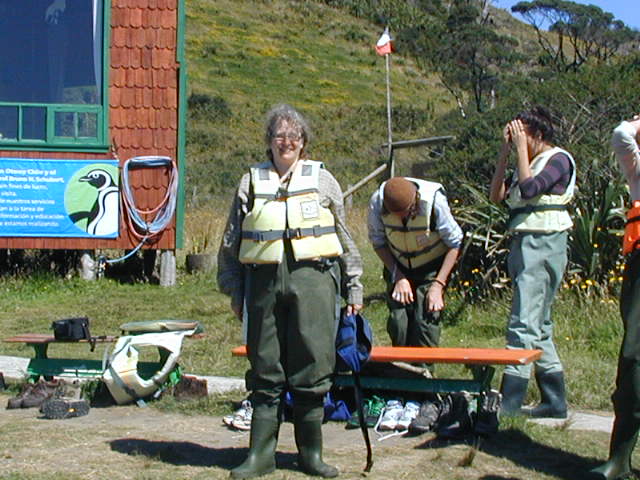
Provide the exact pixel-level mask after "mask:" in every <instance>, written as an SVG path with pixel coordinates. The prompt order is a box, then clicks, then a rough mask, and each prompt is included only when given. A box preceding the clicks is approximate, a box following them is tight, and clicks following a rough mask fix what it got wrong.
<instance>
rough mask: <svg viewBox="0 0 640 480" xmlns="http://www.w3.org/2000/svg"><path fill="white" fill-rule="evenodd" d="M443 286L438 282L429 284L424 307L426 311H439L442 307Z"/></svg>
mask: <svg viewBox="0 0 640 480" xmlns="http://www.w3.org/2000/svg"><path fill="white" fill-rule="evenodd" d="M443 290H444V287H443V286H442V285H440V284H439V283H438V282H433V283H432V284H431V285H429V290H428V291H427V301H426V302H425V307H426V309H427V311H428V312H439V311H440V310H442V309H443V308H444V292H443Z"/></svg>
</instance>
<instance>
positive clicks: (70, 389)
mask: <svg viewBox="0 0 640 480" xmlns="http://www.w3.org/2000/svg"><path fill="white" fill-rule="evenodd" d="M81 396H82V388H81V386H80V384H79V383H78V382H77V381H76V382H72V383H70V382H65V381H64V380H49V381H42V380H41V381H39V382H36V383H27V384H25V385H24V386H23V388H22V390H21V391H20V393H19V394H18V395H17V396H15V397H13V398H10V399H9V401H8V402H7V408H8V409H13V408H35V407H39V408H40V413H42V414H43V415H44V417H45V418H50V419H63V418H72V417H81V416H83V415H86V414H88V413H89V402H87V401H86V400H83V399H82V398H81Z"/></svg>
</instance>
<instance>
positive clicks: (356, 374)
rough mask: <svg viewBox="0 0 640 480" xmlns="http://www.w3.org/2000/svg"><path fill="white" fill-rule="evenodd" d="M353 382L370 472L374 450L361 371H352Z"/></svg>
mask: <svg viewBox="0 0 640 480" xmlns="http://www.w3.org/2000/svg"><path fill="white" fill-rule="evenodd" d="M351 375H353V382H354V384H355V388H354V389H353V392H354V394H355V396H356V406H357V407H358V420H359V421H360V430H362V437H363V438H364V443H365V445H366V446H367V465H366V466H365V467H364V471H365V472H370V471H371V468H372V467H373V451H372V450H371V440H370V439H369V429H368V428H367V421H366V419H365V418H364V407H363V406H362V401H363V399H362V385H361V384H360V372H355V371H352V372H351Z"/></svg>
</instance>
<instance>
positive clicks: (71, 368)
mask: <svg viewBox="0 0 640 480" xmlns="http://www.w3.org/2000/svg"><path fill="white" fill-rule="evenodd" d="M117 339H118V337H116V336H111V335H102V336H98V337H92V342H94V343H95V344H104V343H113V342H115V341H116V340H117ZM4 341H5V342H8V343H24V344H26V345H28V346H31V347H33V349H34V356H33V358H31V359H30V361H29V365H28V366H27V374H28V376H29V380H30V381H37V380H38V379H39V378H40V377H41V376H42V377H45V378H47V379H50V378H52V377H57V376H71V377H82V378H100V377H101V376H102V360H85V359H78V358H49V355H48V350H49V345H51V344H52V343H84V344H87V345H88V344H89V343H90V342H89V340H69V341H65V340H56V339H55V337H54V336H53V335H51V334H47V333H24V334H20V335H15V336H13V337H9V338H5V339H4ZM155 365H156V364H154V366H155Z"/></svg>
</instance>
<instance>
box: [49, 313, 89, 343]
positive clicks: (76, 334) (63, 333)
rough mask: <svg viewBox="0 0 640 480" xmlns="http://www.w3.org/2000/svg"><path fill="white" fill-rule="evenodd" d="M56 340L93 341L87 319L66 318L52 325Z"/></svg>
mask: <svg viewBox="0 0 640 480" xmlns="http://www.w3.org/2000/svg"><path fill="white" fill-rule="evenodd" d="M51 328H52V329H53V336H54V337H55V339H56V340H65V341H69V340H89V341H90V340H91V333H89V319H88V318H87V317H78V318H64V319H62V320H55V321H54V322H52V323H51Z"/></svg>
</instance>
